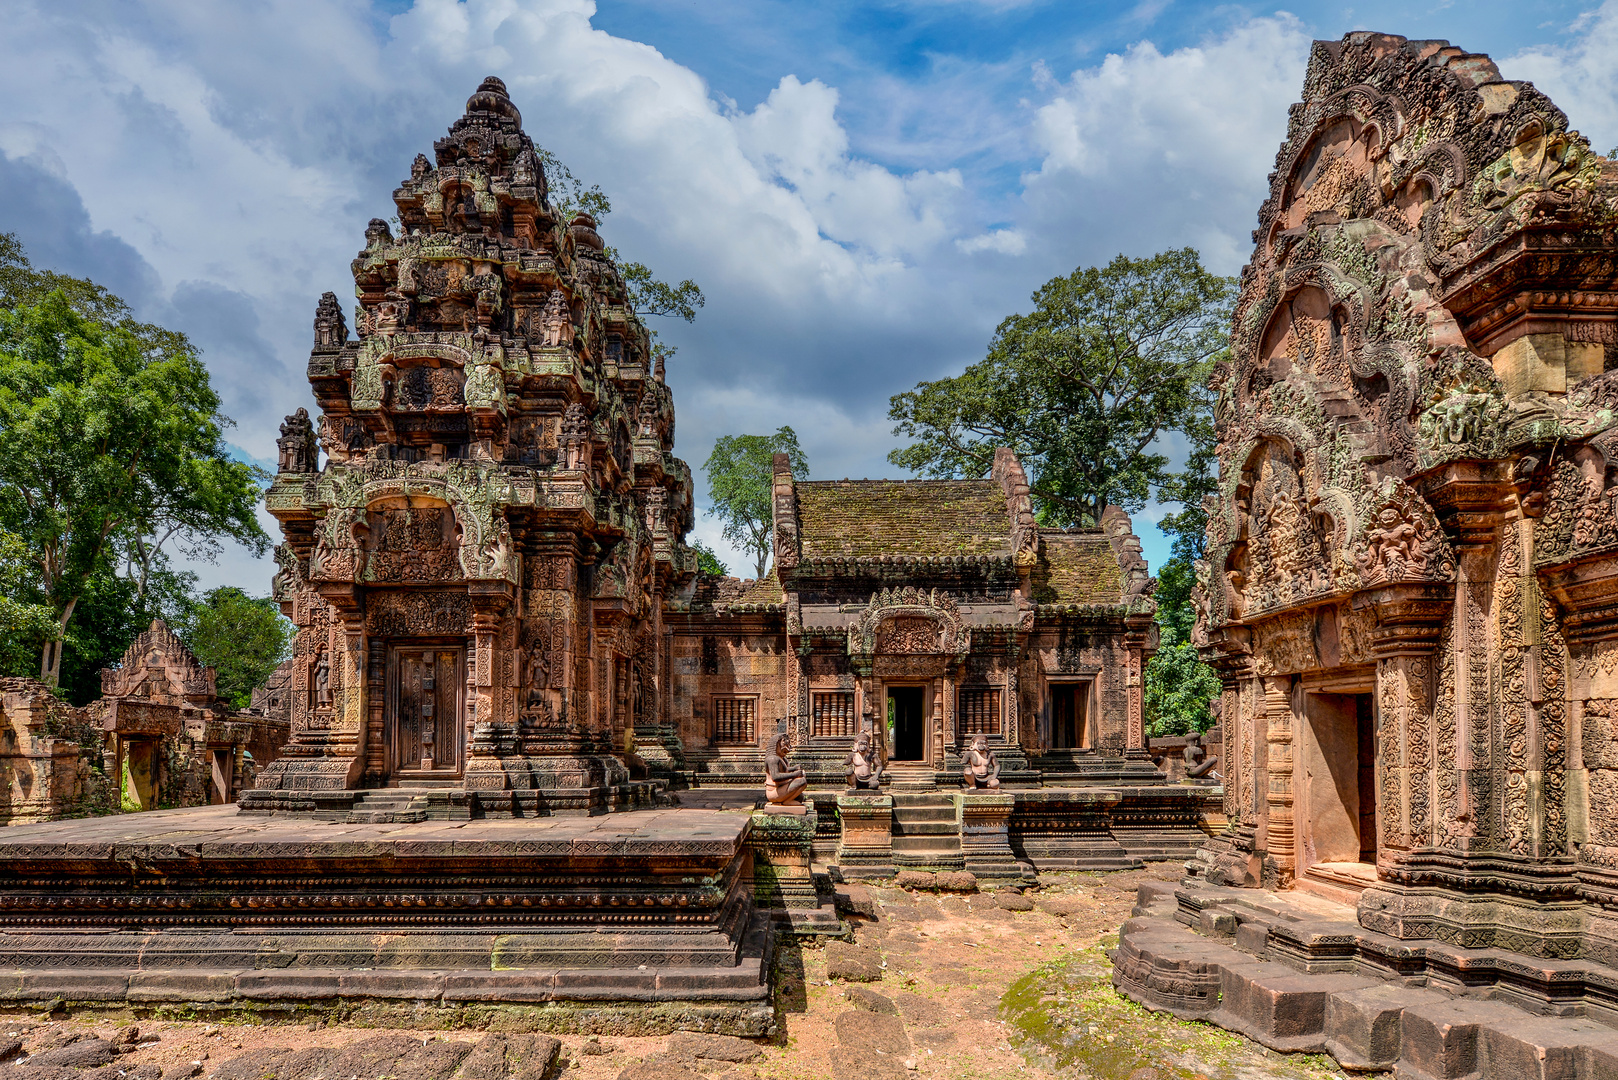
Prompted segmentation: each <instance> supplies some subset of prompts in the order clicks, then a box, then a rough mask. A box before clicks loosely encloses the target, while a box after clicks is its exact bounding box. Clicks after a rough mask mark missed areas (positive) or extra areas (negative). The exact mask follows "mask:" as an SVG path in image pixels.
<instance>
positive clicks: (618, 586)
mask: <svg viewBox="0 0 1618 1080" xmlns="http://www.w3.org/2000/svg"><path fill="white" fill-rule="evenodd" d="M394 201H395V203H396V205H397V210H398V215H397V221H398V223H399V224H398V235H395V234H394V229H393V228H391V227H390V226H389V225H388V224H387V223H386V222H384V221H382V220H380V219H377V220H373V221H372V222H371V224H370V226H369V227H368V229H367V230H366V238H365V239H366V244H365V248H364V250H363V251H362V252H361V253H360V254H359V256H358V257H357V258H356V259H355V260H354V264H353V270H354V281H355V290H356V295H357V296H358V300H359V302H358V305H357V307H356V310H355V315H354V323H355V326H354V336H352V337H351V336H349V329H348V325H347V320H346V319H345V317H344V315H343V312H342V310H341V307H340V306H339V304H338V302H337V300H336V298H335V297H334V296H332V295H330V294H328V295H327V296H326V297H325V298H323V299H322V300H321V302H320V305H319V308H318V311H317V313H316V316H315V334H314V349H313V352H312V353H311V355H310V359H309V380H310V383H311V385H312V387H313V389H314V393H315V397H316V399H317V401H318V402H319V405H320V410H321V415H320V418H319V421H318V424H316V423H315V422H312V421H311V420H310V419H309V418H308V416H307V414H298V415H294V416H292V417H288V419H287V423H286V425H285V426H284V434H283V436H282V439H281V460H280V472H279V474H278V476H277V477H276V480H275V484H274V486H273V487H272V488H271V490H270V492H269V494H268V496H267V500H266V501H267V504H268V507H269V509H270V512H271V513H273V514H274V515H275V516H276V517H277V518H278V519H279V520H280V522H281V526H282V529H283V531H284V533H285V536H286V541H285V543H284V544H282V545H281V547H280V548H279V549H278V552H277V561H278V564H279V565H280V567H281V570H280V573H279V574H278V575H277V577H276V586H275V588H276V597H277V599H279V600H280V602H281V605H282V608H283V610H284V611H285V612H286V613H287V614H288V616H289V617H291V618H292V619H293V621H294V622H295V623H296V624H297V627H298V635H297V641H296V647H295V649H296V656H295V658H294V660H293V661H292V663H291V666H290V671H289V677H288V680H287V694H286V697H285V705H284V709H285V718H286V719H287V720H288V721H289V722H290V724H291V731H292V736H291V741H290V742H289V744H288V745H287V747H286V751H285V753H284V755H283V756H282V757H281V758H280V759H279V760H278V761H277V762H275V764H274V765H272V766H271V767H269V768H268V769H266V770H264V771H263V773H262V774H261V775H260V776H259V779H258V788H257V790H255V791H253V792H251V793H249V794H248V796H247V798H246V802H245V803H244V805H245V807H246V808H247V809H249V810H275V809H281V810H286V809H298V808H304V809H320V810H325V811H332V812H335V811H339V810H348V811H352V810H354V809H355V808H356V807H359V808H361V809H365V808H366V807H367V806H382V805H384V804H388V803H390V802H396V801H398V799H399V795H398V792H399V791H400V790H401V789H413V790H416V791H418V792H420V793H422V794H423V797H424V798H427V799H428V801H430V802H432V803H433V805H434V806H435V807H437V808H439V810H440V811H442V812H446V813H453V812H464V813H477V814H485V813H518V814H535V813H541V814H543V813H552V812H559V811H566V810H602V809H619V808H624V807H631V806H637V805H650V803H651V802H652V801H653V797H654V796H653V792H654V788H656V787H658V786H661V787H669V786H673V787H677V788H678V787H686V786H691V785H696V786H701V785H703V784H709V785H712V784H724V783H732V784H734V783H738V782H739V783H742V784H745V785H750V786H751V785H756V784H757V782H758V780H759V777H760V775H761V774H760V769H761V764H762V757H761V751H760V743H761V741H763V740H766V739H768V738H772V737H774V736H775V735H776V734H778V733H781V732H787V733H789V734H790V735H791V736H792V740H793V746H794V750H793V756H794V760H796V761H799V762H801V763H802V764H803V765H804V766H806V767H807V768H808V770H809V772H810V774H811V775H812V776H813V778H814V779H815V780H816V781H817V783H819V784H821V785H823V786H824V787H825V788H826V791H827V793H828V795H827V797H828V798H829V797H830V795H831V794H834V793H835V791H836V790H837V789H838V788H840V787H841V784H842V780H843V775H842V772H841V771H840V770H841V768H842V760H843V758H844V756H845V755H846V753H847V751H848V747H849V744H850V742H851V740H852V739H853V737H854V736H855V735H856V734H857V733H858V732H859V731H861V730H866V731H880V732H881V733H882V734H883V736H884V737H883V739H881V740H880V741H881V742H882V743H883V744H884V747H885V753H886V757H887V759H888V762H889V764H890V766H891V767H892V771H893V773H894V776H895V777H896V782H900V783H902V784H903V786H905V787H907V788H910V789H914V790H915V791H916V792H917V793H918V794H919V793H923V792H927V791H932V790H937V789H940V788H944V789H953V788H957V787H959V786H960V780H959V777H960V773H961V760H960V751H961V749H962V747H963V745H964V744H966V743H969V742H970V741H971V740H972V739H974V738H976V737H977V736H980V735H981V736H985V737H987V739H988V741H989V743H990V744H991V745H992V746H993V747H994V748H995V750H996V751H997V753H998V755H999V759H1000V763H1001V768H1002V775H1003V776H1004V777H1005V779H1006V781H1007V782H1008V783H1010V782H1014V781H1015V782H1019V783H1022V784H1024V785H1027V786H1038V785H1039V784H1040V783H1041V781H1042V780H1049V781H1053V782H1068V783H1090V784H1142V783H1152V782H1155V781H1158V780H1160V779H1161V774H1160V773H1158V772H1157V770H1156V768H1155V767H1154V766H1153V765H1152V763H1151V761H1150V760H1149V758H1148V757H1147V753H1146V749H1147V748H1146V743H1145V740H1144V738H1143V734H1142V699H1141V691H1142V688H1141V674H1142V671H1143V668H1144V666H1145V664H1146V663H1147V661H1149V660H1150V658H1151V656H1152V653H1153V652H1154V650H1155V647H1156V630H1155V626H1154V623H1153V620H1152V615H1153V612H1154V610H1155V608H1154V603H1153V601H1152V599H1151V595H1150V594H1151V590H1152V581H1151V579H1150V577H1149V575H1148V573H1147V567H1146V563H1145V560H1144V559H1143V558H1142V557H1141V554H1140V544H1139V541H1138V540H1136V539H1135V537H1134V536H1133V534H1132V532H1131V525H1130V521H1129V518H1128V516H1127V515H1126V514H1124V513H1123V512H1121V511H1118V510H1110V511H1109V512H1108V513H1107V515H1106V516H1105V518H1104V520H1103V522H1102V528H1101V529H1099V530H1096V531H1091V532H1063V531H1060V530H1048V529H1041V528H1040V527H1039V526H1038V525H1037V524H1036V523H1035V521H1034V516H1033V509H1032V506H1031V504H1030V501H1029V495H1028V483H1027V478H1026V477H1025V476H1024V474H1023V471H1022V467H1021V466H1020V465H1019V464H1018V462H1017V459H1016V457H1015V456H1014V455H1013V454H1011V453H1010V452H1009V451H1003V452H1002V453H1001V454H1000V456H999V458H998V459H997V461H996V464H995V468H994V473H993V476H992V477H991V478H989V479H984V480H961V481H914V482H901V481H842V482H826V481H799V480H796V479H795V478H794V477H793V476H792V474H791V471H790V468H789V467H788V466H787V465H786V463H785V459H784V458H782V459H780V460H778V462H777V464H776V473H775V478H774V484H775V495H774V523H773V524H774V532H773V535H774V547H775V550H774V569H773V570H772V572H771V573H770V575H769V576H768V577H766V578H764V579H763V580H758V581H741V582H739V581H736V580H734V579H716V578H712V577H703V576H700V575H698V573H697V570H696V558H695V554H694V552H693V551H692V550H691V549H690V548H689V547H688V546H687V545H686V543H685V537H686V534H687V531H688V530H689V529H690V528H691V525H692V517H693V511H692V485H691V470H690V468H689V467H688V466H687V465H686V463H685V462H684V461H682V460H680V459H678V458H676V457H675V456H674V455H673V453H672V447H673V441H674V403H673V397H672V394H671V393H670V391H669V388H668V386H667V385H666V384H665V382H664V373H663V370H662V366H661V363H660V362H659V361H657V360H655V359H654V357H653V353H652V350H651V347H650V340H649V336H648V334H647V331H646V329H645V328H644V326H643V325H642V323H641V321H640V320H639V319H638V318H637V317H636V315H635V313H634V311H633V310H632V308H631V306H630V299H629V297H628V294H627V292H626V287H625V284H624V281H623V278H622V275H621V274H620V273H619V271H618V269H617V267H615V266H614V265H613V263H612V261H611V259H610V258H609V257H608V255H607V250H606V247H605V245H604V244H603V242H602V239H601V236H600V235H599V233H598V232H597V230H596V223H595V222H594V220H592V219H591V218H590V217H589V216H588V215H586V214H578V215H575V216H573V217H572V218H571V219H570V220H567V221H564V220H562V215H561V214H560V213H559V211H558V210H557V209H556V207H555V204H554V203H553V201H552V200H551V199H550V197H549V193H548V191H547V188H546V177H545V170H544V168H543V166H542V164H541V162H540V160H539V158H538V157H537V156H536V154H535V151H534V146H533V143H532V142H531V141H530V139H529V137H528V136H527V135H526V134H524V132H523V129H522V126H521V117H520V115H519V114H518V111H517V108H516V106H515V105H513V104H512V102H511V100H510V98H509V97H508V96H507V94H506V92H505V90H504V88H503V86H502V84H501V83H500V81H499V80H498V79H490V80H487V81H486V82H485V83H484V84H483V86H481V87H480V88H479V89H478V91H477V93H476V94H474V95H473V96H472V98H471V99H470V100H469V101H468V103H467V112H466V115H465V116H464V117H462V118H461V119H460V120H458V121H457V122H456V123H455V124H454V125H453V127H451V129H450V132H449V135H448V136H447V137H446V138H443V139H440V140H439V141H438V142H437V143H435V145H434V147H433V157H432V158H431V159H429V158H428V157H426V156H425V155H423V156H419V157H417V158H416V161H415V164H414V165H413V166H412V167H411V174H410V178H409V179H407V180H406V181H405V182H404V183H403V185H402V186H401V187H400V188H399V189H398V190H397V191H396V192H395V193H394ZM322 451H323V453H322Z"/></svg>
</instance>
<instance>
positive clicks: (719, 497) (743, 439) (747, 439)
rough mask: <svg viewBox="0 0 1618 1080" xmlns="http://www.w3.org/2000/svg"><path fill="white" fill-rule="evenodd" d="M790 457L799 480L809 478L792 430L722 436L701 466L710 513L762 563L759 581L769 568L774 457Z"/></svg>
mask: <svg viewBox="0 0 1618 1080" xmlns="http://www.w3.org/2000/svg"><path fill="white" fill-rule="evenodd" d="M776 454H785V455H786V456H787V460H789V461H790V462H792V472H793V474H794V475H795V476H796V477H797V478H798V479H800V480H802V479H803V478H805V477H807V476H808V475H809V459H808V458H806V457H805V456H804V453H803V450H802V448H800V447H799V446H798V434H797V432H795V431H793V430H792V429H791V428H790V427H781V428H777V429H776V432H775V434H774V435H723V436H721V437H720V438H718V439H716V440H714V444H713V453H711V454H709V455H708V460H707V462H706V463H705V464H704V465H703V466H702V470H703V472H705V473H706V474H707V476H708V497H709V499H710V500H712V503H713V505H712V506H711V507H710V508H709V509H708V511H707V512H708V513H709V514H711V515H712V516H714V517H716V518H718V519H719V520H720V522H721V523H722V524H723V525H724V527H725V539H726V540H729V541H730V542H731V543H733V544H735V545H736V546H737V547H739V548H741V549H742V550H743V551H747V552H750V553H751V554H752V555H753V556H754V557H755V558H756V559H757V560H758V567H757V568H758V574H757V576H758V577H763V576H764V575H765V573H766V572H767V571H768V570H769V568H770V550H771V547H772V543H771V540H772V536H771V527H772V524H773V508H774V498H773V496H774V482H775V468H774V463H775V455H776Z"/></svg>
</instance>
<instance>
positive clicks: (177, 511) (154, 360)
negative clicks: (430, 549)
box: [0, 237, 269, 685]
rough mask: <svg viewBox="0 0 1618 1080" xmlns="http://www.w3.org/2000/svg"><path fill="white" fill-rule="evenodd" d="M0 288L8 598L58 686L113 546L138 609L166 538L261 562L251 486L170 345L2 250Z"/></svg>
mask: <svg viewBox="0 0 1618 1080" xmlns="http://www.w3.org/2000/svg"><path fill="white" fill-rule="evenodd" d="M0 290H3V299H4V301H5V304H6V306H5V307H3V308H0V530H3V531H4V532H6V533H8V534H10V535H11V536H12V537H14V538H15V540H16V542H17V543H18V544H20V545H21V547H22V550H23V551H24V552H25V553H26V554H25V555H24V556H23V557H22V561H23V562H24V563H25V564H26V565H27V566H28V568H29V574H28V577H29V578H30V580H29V582H28V583H27V584H28V589H27V590H25V591H26V592H28V593H30V594H31V595H28V596H26V597H23V598H22V599H24V600H25V601H26V602H28V603H33V604H37V605H42V606H44V607H46V608H48V609H49V611H50V613H51V618H52V621H53V624H54V630H53V632H52V633H51V634H50V635H48V636H47V637H46V639H45V640H44V641H43V642H42V643H41V644H40V661H39V674H40V678H42V679H43V680H45V681H46V682H48V683H50V684H51V685H59V684H60V682H61V675H62V651H63V647H64V644H65V643H67V642H69V640H70V635H69V628H70V626H71V625H72V621H73V617H74V613H75V611H76V610H77V609H78V607H79V606H80V602H81V600H83V599H84V598H85V596H86V594H87V592H89V591H90V589H91V584H92V582H93V581H95V579H96V578H97V576H98V575H102V574H105V573H107V572H109V571H110V570H112V569H113V568H114V567H115V559H116V557H117V554H118V552H119V550H120V545H121V544H123V545H128V546H129V547H131V548H133V549H134V550H137V551H140V550H142V549H144V550H145V553H144V554H143V555H142V556H141V558H140V562H141V570H140V573H139V574H138V575H135V576H134V578H133V580H134V583H135V593H134V598H135V600H136V601H137V602H139V601H142V600H143V599H144V598H145V596H146V593H147V592H148V591H149V589H150V586H151V578H152V572H153V569H154V567H156V566H157V565H158V563H159V559H158V556H157V553H158V552H160V551H161V549H162V545H163V543H164V542H165V541H167V540H168V539H170V538H176V537H177V538H180V539H182V540H186V541H189V542H190V543H191V544H192V545H193V550H196V549H199V548H200V549H202V550H204V551H205V550H206V549H207V548H208V547H209V546H210V545H213V544H216V543H217V538H220V537H227V536H228V537H230V538H231V539H233V540H236V541H238V542H240V543H242V544H245V545H246V546H247V547H248V548H249V549H251V550H253V551H254V552H255V553H257V554H262V553H263V552H264V551H266V550H268V547H269V538H268V537H267V536H266V535H265V534H264V531H263V530H262V529H261V528H260V527H259V524H258V520H257V517H256V516H255V513H254V508H255V505H256V503H257V500H258V487H257V484H256V481H257V479H258V478H259V476H260V475H261V474H260V472H259V470H256V469H254V468H253V467H252V466H250V465H246V464H243V463H240V462H236V461H233V460H231V459H230V457H229V455H228V454H227V453H226V450H225V446H224V441H223V439H222V435H221V433H222V431H223V429H224V428H225V427H227V426H228V425H229V424H230V420H229V418H227V417H226V416H224V415H223V414H222V413H221V412H220V409H219V398H218V395H217V394H215V392H214V390H213V388H212V386H211V384H210V382H209V379H208V372H207V369H206V368H205V367H204V366H203V365H202V362H201V360H200V358H199V357H198V355H197V351H196V349H195V348H194V347H193V346H192V345H191V343H190V342H189V341H187V340H186V338H185V337H184V335H182V334H177V333H174V332H172V331H169V330H165V329H163V328H162V327H157V326H151V325H148V324H143V323H139V322H137V321H135V320H134V319H133V318H132V317H131V316H130V315H129V312H128V308H127V307H126V306H125V305H124V304H123V302H122V301H121V300H119V299H118V298H117V297H115V296H113V295H112V294H110V293H107V292H106V290H104V289H101V288H100V287H99V286H96V285H95V284H94V283H93V282H87V281H82V280H79V279H68V278H64V277H62V276H61V275H55V274H51V273H49V272H42V271H35V270H34V269H33V268H32V267H31V266H30V265H29V264H28V263H27V260H26V258H25V257H24V256H23V254H22V252H21V249H20V247H18V246H17V245H16V243H15V238H14V237H6V243H5V245H3V246H0ZM101 591H103V592H104V591H105V589H104V588H102V590H101ZM13 595H14V598H17V597H16V594H13Z"/></svg>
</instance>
